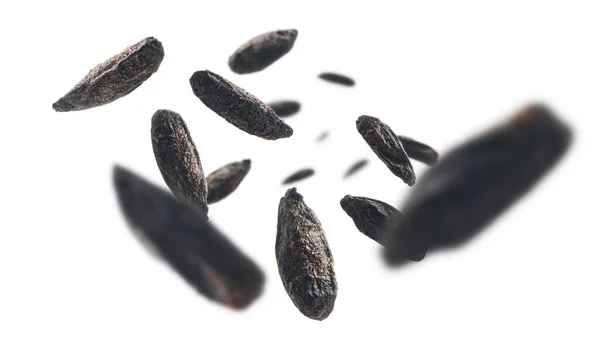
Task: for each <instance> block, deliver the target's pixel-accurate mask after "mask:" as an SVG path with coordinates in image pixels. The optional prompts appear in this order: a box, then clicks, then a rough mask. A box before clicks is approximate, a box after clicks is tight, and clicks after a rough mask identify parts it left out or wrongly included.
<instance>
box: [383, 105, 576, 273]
mask: <svg viewBox="0 0 600 351" xmlns="http://www.w3.org/2000/svg"><path fill="white" fill-rule="evenodd" d="M571 138H572V136H571V130H570V128H569V127H568V126H567V125H565V124H564V123H563V122H561V121H560V120H559V119H558V118H556V117H555V116H554V114H553V113H552V112H551V111H550V110H549V109H548V108H546V107H545V106H543V105H536V104H533V105H529V106H526V107H525V108H523V109H522V110H520V111H519V112H518V113H517V114H516V116H515V117H513V118H511V119H509V120H508V121H507V122H505V123H503V124H501V125H499V126H497V127H496V128H494V129H492V130H490V131H488V132H487V133H484V134H483V135H480V136H478V137H476V138H474V139H472V140H470V141H467V142H466V143H464V144H462V145H460V146H458V147H457V148H455V149H454V150H453V151H451V152H448V153H447V154H446V155H445V156H444V157H443V158H442V159H441V160H440V161H439V162H438V163H437V165H435V166H433V167H432V168H431V169H429V171H428V172H427V173H425V174H424V175H423V177H422V178H420V180H419V184H417V186H415V188H414V189H412V191H411V193H410V194H409V197H408V198H407V199H406V202H405V203H404V206H403V207H402V213H404V216H403V217H402V218H399V219H398V220H394V221H393V222H392V224H391V225H390V228H389V232H388V236H387V239H388V242H387V243H386V245H385V246H386V252H385V257H386V260H387V261H388V263H390V264H395V263H397V262H401V261H402V260H403V259H410V260H413V261H420V260H422V259H423V258H424V257H425V254H426V252H427V251H428V250H429V249H432V248H444V247H452V246H456V245H459V244H461V243H464V242H466V241H467V240H468V239H470V238H472V237H473V236H474V235H475V234H477V232H479V231H480V230H481V229H483V228H484V227H485V226H486V225H488V224H489V223H490V222H491V221H493V220H494V219H495V218H496V217H498V216H499V215H500V214H501V213H502V212H503V211H504V210H505V209H507V208H508V207H509V206H510V205H511V204H512V203H514V202H515V201H517V200H518V199H519V198H520V197H521V196H523V195H524V194H525V193H526V192H527V191H528V190H530V189H531V188H532V187H533V186H534V185H535V184H536V182H537V181H538V180H539V179H541V178H542V176H543V175H544V174H545V173H546V172H547V171H549V170H550V169H551V168H552V166H553V165H554V164H555V163H556V162H557V161H558V160H559V159H560V158H561V156H562V155H563V154H564V153H565V151H566V150H567V149H568V148H569V145H570V143H571ZM540 220H543V219H540Z"/></svg>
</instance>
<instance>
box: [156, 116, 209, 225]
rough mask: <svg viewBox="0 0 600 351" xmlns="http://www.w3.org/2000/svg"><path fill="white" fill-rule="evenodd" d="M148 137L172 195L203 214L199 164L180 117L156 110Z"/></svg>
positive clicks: (204, 202)
mask: <svg viewBox="0 0 600 351" xmlns="http://www.w3.org/2000/svg"><path fill="white" fill-rule="evenodd" d="M151 136H152V149H153V150H154V158H155V159H156V164H157V165H158V169H159V170H160V173H161V174H162V176H163V179H164V180H165V183H167V186H168V187H169V189H171V191H172V192H173V195H175V197H177V199H179V200H181V201H186V202H188V203H190V204H192V205H194V207H196V208H197V209H198V210H200V211H202V212H204V213H207V212H208V205H207V200H206V197H207V193H208V190H207V186H206V179H205V178H204V171H203V169H202V163H201V162H200V156H199V155H198V150H196V145H195V144H194V141H193V140H192V137H191V136H190V132H189V131H188V129H187V126H186V124H185V121H184V120H183V118H181V116H180V115H179V114H177V113H176V112H173V111H169V110H158V111H156V113H155V114H154V116H152V128H151Z"/></svg>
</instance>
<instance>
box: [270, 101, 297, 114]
mask: <svg viewBox="0 0 600 351" xmlns="http://www.w3.org/2000/svg"><path fill="white" fill-rule="evenodd" d="M269 106H271V108H272V109H273V111H275V113H276V114H277V115H278V116H279V117H281V118H285V117H290V116H293V115H295V114H296V113H298V111H300V103H299V102H297V101H293V100H281V101H274V102H272V103H270V104H269Z"/></svg>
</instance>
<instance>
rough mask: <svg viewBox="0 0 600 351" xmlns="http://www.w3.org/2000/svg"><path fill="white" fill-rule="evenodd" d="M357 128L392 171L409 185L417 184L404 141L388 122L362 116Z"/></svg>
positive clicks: (357, 121)
mask: <svg viewBox="0 0 600 351" xmlns="http://www.w3.org/2000/svg"><path fill="white" fill-rule="evenodd" d="M356 129H357V130H358V132H359V133H360V135H362V137H363V139H365V141H366V142H367V144H368V145H369V146H370V147H371V150H373V152H375V155H377V157H379V159H380V160H381V161H383V163H384V164H385V165H386V166H387V168H388V169H389V170H390V171H392V173H394V174H395V175H396V176H397V177H399V178H400V179H402V180H403V181H404V182H405V183H406V184H408V185H409V186H413V185H414V184H415V180H416V177H415V172H414V170H413V167H412V164H411V163H410V160H409V159H408V155H407V154H406V151H405V150H404V147H403V146H402V142H401V141H400V139H398V136H397V135H396V134H395V133H394V132H393V131H392V129H391V128H390V127H389V126H388V125H387V124H385V123H383V122H382V121H381V120H380V119H378V118H375V117H371V116H360V117H359V118H358V119H357V120H356Z"/></svg>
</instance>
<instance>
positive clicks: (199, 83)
mask: <svg viewBox="0 0 600 351" xmlns="http://www.w3.org/2000/svg"><path fill="white" fill-rule="evenodd" d="M190 85H191V86H192V90H193V91H194V94H195V95H196V96H197V97H198V98H199V99H200V101H202V102H203V103H204V105H206V107H208V108H209V109H211V110H213V111H214V112H215V113H216V114H217V115H219V116H221V117H223V118H224V119H225V120H226V121H227V122H229V123H231V124H233V125H234V126H236V127H237V128H239V129H241V130H243V131H245V132H246V133H248V134H252V135H256V136H258V137H261V138H263V139H267V140H275V139H279V138H288V137H290V136H291V135H292V134H293V130H292V128H291V127H290V126H288V125H287V124H286V123H285V122H284V121H283V120H282V119H281V118H279V116H277V114H276V113H275V111H273V109H272V108H271V107H269V105H267V104H265V103H263V102H262V101H260V100H259V99H257V98H256V97H255V96H254V95H252V94H250V93H248V92H246V91H245V90H244V89H242V88H240V87H238V86H237V85H235V84H233V83H231V82H230V81H228V80H227V79H225V78H223V77H221V76H219V75H218V74H215V73H212V72H210V71H198V72H196V73H194V74H193V75H192V77H191V78H190Z"/></svg>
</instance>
